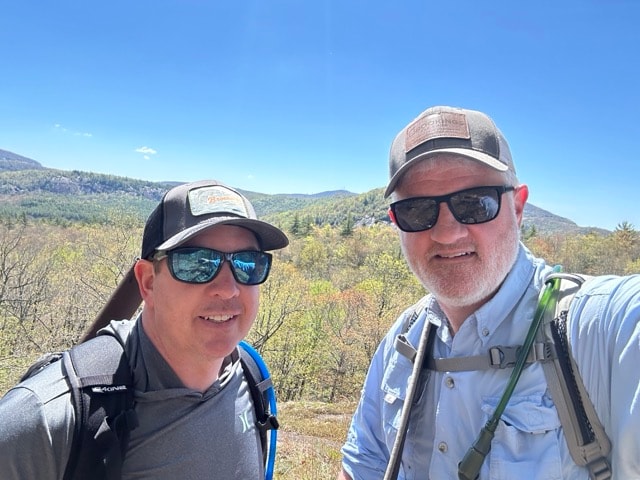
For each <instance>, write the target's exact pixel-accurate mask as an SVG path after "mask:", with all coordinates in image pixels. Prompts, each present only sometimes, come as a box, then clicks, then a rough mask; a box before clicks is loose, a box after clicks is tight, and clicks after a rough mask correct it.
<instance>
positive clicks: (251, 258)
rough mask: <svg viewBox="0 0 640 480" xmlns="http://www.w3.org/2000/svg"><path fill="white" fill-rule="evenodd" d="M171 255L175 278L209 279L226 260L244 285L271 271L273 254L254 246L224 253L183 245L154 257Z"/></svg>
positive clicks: (172, 273)
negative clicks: (253, 247) (258, 249)
mask: <svg viewBox="0 0 640 480" xmlns="http://www.w3.org/2000/svg"><path fill="white" fill-rule="evenodd" d="M165 257H166V258H168V265H169V271H170V272H171V275H172V276H173V278H175V279H176V280H179V281H181V282H186V283H207V282H210V281H211V280H213V279H214V278H215V277H216V275H218V273H219V272H220V269H221V268H222V264H223V263H224V262H225V261H226V262H229V265H230V266H231V272H232V273H233V278H235V279H236V281H237V282H238V283H241V284H242V285H259V284H260V283H262V282H264V281H265V280H266V279H267V276H268V275H269V269H270V268H271V258H272V257H271V254H270V253H267V252H260V251H254V250H246V251H242V252H233V253H225V252H219V251H217V250H212V249H210V248H204V247H183V248H176V249H173V250H168V251H160V252H158V253H157V254H156V255H155V256H154V259H155V260H162V259H163V258H165Z"/></svg>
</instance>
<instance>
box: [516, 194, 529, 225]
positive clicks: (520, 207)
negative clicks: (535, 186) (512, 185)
mask: <svg viewBox="0 0 640 480" xmlns="http://www.w3.org/2000/svg"><path fill="white" fill-rule="evenodd" d="M528 198H529V187H527V186H526V185H525V184H522V185H518V186H517V187H516V189H515V190H514V192H513V203H514V206H515V210H516V217H517V219H518V226H520V225H522V216H523V214H524V206H525V204H526V203H527V199H528Z"/></svg>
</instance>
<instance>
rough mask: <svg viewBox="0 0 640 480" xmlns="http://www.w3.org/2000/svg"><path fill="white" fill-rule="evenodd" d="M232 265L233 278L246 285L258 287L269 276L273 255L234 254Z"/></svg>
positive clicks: (261, 253) (258, 253) (251, 252)
mask: <svg viewBox="0 0 640 480" xmlns="http://www.w3.org/2000/svg"><path fill="white" fill-rule="evenodd" d="M231 265H232V269H233V276H234V277H235V278H236V280H237V281H238V282H239V283H242V284H244V285H258V284H259V283H262V282H264V281H265V280H266V279H267V275H269V268H270V267H271V255H270V254H268V253H266V252H253V251H248V252H237V253H234V254H233V257H232V260H231Z"/></svg>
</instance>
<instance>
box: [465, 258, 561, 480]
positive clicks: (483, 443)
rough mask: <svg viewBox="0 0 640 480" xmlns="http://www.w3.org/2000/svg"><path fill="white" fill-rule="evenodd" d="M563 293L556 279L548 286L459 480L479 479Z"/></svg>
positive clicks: (556, 268)
mask: <svg viewBox="0 0 640 480" xmlns="http://www.w3.org/2000/svg"><path fill="white" fill-rule="evenodd" d="M553 271H554V272H555V273H558V272H560V271H562V267H561V266H559V265H557V266H555V267H554V269H553ZM559 291H560V279H559V278H552V279H550V280H547V281H546V282H545V289H544V292H543V293H542V296H541V297H540V301H539V302H538V307H537V308H536V313H535V315H534V317H533V321H532V322H531V326H530V327H529V331H528V333H527V337H526V339H525V342H524V345H522V347H521V348H520V351H519V352H518V359H517V361H516V364H515V366H514V367H513V371H512V372H511V376H510V377H509V382H508V383H507V387H506V388H505V391H504V393H503V394H502V397H501V398H500V402H499V403H498V406H497V407H496V409H495V411H494V412H493V415H492V416H491V418H490V419H489V420H488V421H487V423H486V424H485V426H484V427H483V428H482V430H480V434H479V435H478V438H477V439H476V441H475V442H474V444H473V445H472V446H471V448H469V450H468V451H467V453H466V454H465V456H464V458H463V459H462V461H461V462H460V463H459V464H458V479H459V480H476V479H477V478H478V475H479V474H480V468H481V467H482V464H483V463H484V460H485V458H486V456H487V455H488V454H489V451H490V450H491V440H493V436H494V434H495V432H496V428H497V427H498V422H499V421H500V417H501V416H502V414H503V412H504V409H505V408H506V407H507V403H509V399H510V398H511V395H512V394H513V391H514V390H515V388H516V384H517V383H518V380H520V375H521V374H522V370H524V366H525V363H526V360H527V356H528V355H529V350H531V346H532V345H533V341H534V340H535V337H536V333H537V331H538V328H540V325H541V323H542V319H543V318H544V314H545V312H546V311H547V308H548V307H549V305H550V303H551V301H552V300H553V301H554V303H555V302H556V301H557V299H558V292H559Z"/></svg>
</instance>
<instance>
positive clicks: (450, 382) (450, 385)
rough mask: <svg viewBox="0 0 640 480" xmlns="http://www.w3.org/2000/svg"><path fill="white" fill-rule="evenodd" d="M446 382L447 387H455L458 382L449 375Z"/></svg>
mask: <svg viewBox="0 0 640 480" xmlns="http://www.w3.org/2000/svg"><path fill="white" fill-rule="evenodd" d="M444 384H445V385H446V386H447V388H453V387H455V384H456V383H455V382H454V381H453V378H451V377H447V378H446V379H445V380H444Z"/></svg>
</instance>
